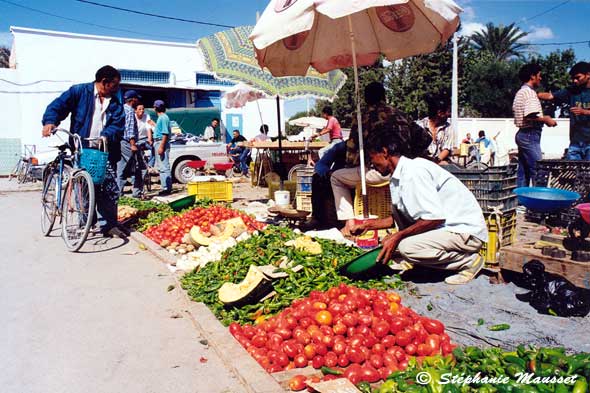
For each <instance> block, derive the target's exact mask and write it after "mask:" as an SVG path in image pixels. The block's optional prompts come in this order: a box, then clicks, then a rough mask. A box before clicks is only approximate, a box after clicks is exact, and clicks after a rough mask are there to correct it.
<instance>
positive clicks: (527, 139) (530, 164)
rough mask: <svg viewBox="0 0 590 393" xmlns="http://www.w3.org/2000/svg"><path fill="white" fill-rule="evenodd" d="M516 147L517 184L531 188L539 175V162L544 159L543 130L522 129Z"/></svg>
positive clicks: (517, 137) (519, 131) (517, 135)
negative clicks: (542, 146)
mask: <svg viewBox="0 0 590 393" xmlns="http://www.w3.org/2000/svg"><path fill="white" fill-rule="evenodd" d="M515 139H516V145H517V146H518V174H517V180H516V184H517V185H518V187H529V186H530V183H531V182H533V185H534V183H535V176H536V175H537V161H539V160H541V159H542V158H543V153H542V152H541V130H535V129H530V128H528V129H522V128H521V129H520V130H518V132H517V133H516V138H515Z"/></svg>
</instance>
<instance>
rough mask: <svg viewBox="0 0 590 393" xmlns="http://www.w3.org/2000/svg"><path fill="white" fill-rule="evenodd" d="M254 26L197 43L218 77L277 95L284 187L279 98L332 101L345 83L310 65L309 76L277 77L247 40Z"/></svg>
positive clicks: (339, 76) (343, 78)
mask: <svg viewBox="0 0 590 393" xmlns="http://www.w3.org/2000/svg"><path fill="white" fill-rule="evenodd" d="M253 28H254V27H253V26H240V27H235V28H233V29H229V30H225V31H222V32H219V33H216V34H214V35H211V36H208V37H205V38H202V39H200V40H199V41H198V42H197V46H198V48H199V49H200V51H201V52H202V54H203V57H204V59H205V65H206V67H207V69H208V70H209V71H210V72H212V73H213V74H215V76H216V77H217V78H219V79H223V80H229V81H231V82H235V83H239V82H243V83H245V84H247V85H249V86H250V87H252V88H253V89H256V90H259V91H261V92H262V93H264V94H265V95H266V96H268V97H272V96H276V100H277V118H278V127H279V130H278V131H279V174H280V176H281V190H282V189H283V179H284V176H283V175H284V170H283V162H282V161H283V159H282V136H281V134H282V133H281V118H280V116H281V115H280V101H279V100H280V98H279V97H283V98H292V99H293V98H304V97H311V98H316V99H323V100H329V101H332V100H333V99H334V98H335V97H336V94H337V93H338V91H339V90H340V89H341V88H342V86H344V83H345V82H346V75H345V74H344V73H343V72H342V71H340V70H334V71H330V72H328V73H325V74H320V73H319V72H317V71H316V70H314V69H313V68H311V67H310V68H309V70H308V73H307V75H306V76H288V77H280V78H277V77H274V76H272V74H271V73H270V72H269V71H268V70H263V69H262V68H260V66H259V65H258V61H257V60H256V57H255V55H254V47H253V46H252V42H251V41H250V40H249V39H248V37H249V36H250V34H251V33H252V29H253Z"/></svg>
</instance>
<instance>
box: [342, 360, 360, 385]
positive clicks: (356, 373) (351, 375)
mask: <svg viewBox="0 0 590 393" xmlns="http://www.w3.org/2000/svg"><path fill="white" fill-rule="evenodd" d="M361 373H362V367H361V366H360V365H358V364H352V365H350V366H349V367H348V368H347V369H346V370H344V374H343V375H344V378H347V379H348V380H349V381H350V382H352V383H353V385H356V384H358V383H359V382H360V381H361Z"/></svg>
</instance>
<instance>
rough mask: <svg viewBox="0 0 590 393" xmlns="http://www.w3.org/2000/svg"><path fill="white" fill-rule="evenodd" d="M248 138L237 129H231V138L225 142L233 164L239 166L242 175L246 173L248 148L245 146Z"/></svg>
mask: <svg viewBox="0 0 590 393" xmlns="http://www.w3.org/2000/svg"><path fill="white" fill-rule="evenodd" d="M246 142H248V140H247V139H246V138H245V137H244V136H243V135H241V134H240V131H239V130H234V131H233V139H232V140H231V141H230V142H229V143H228V144H227V147H228V149H229V154H230V156H231V159H232V161H233V162H234V164H235V165H237V166H239V167H240V170H241V172H242V174H243V175H244V176H247V175H248V163H247V161H248V157H249V156H250V149H248V147H247V146H246Z"/></svg>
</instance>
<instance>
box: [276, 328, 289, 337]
mask: <svg viewBox="0 0 590 393" xmlns="http://www.w3.org/2000/svg"><path fill="white" fill-rule="evenodd" d="M275 333H277V334H278V335H280V336H281V337H282V338H283V340H287V339H289V338H291V330H289V329H287V328H277V329H276V330H275Z"/></svg>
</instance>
